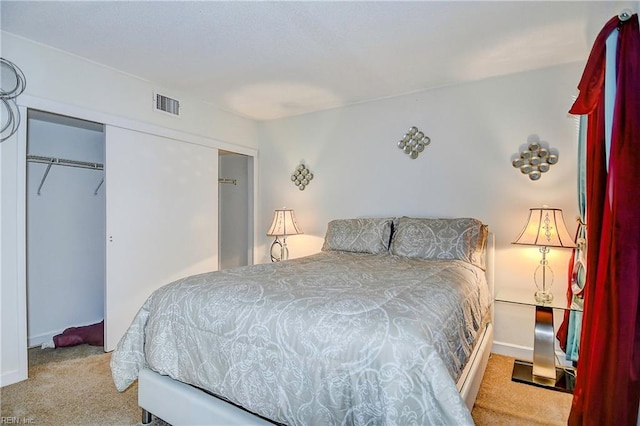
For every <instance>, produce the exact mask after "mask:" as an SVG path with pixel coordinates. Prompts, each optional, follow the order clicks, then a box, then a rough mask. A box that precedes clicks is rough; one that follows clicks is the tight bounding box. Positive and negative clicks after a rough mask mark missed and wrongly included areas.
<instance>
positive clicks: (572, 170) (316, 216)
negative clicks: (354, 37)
mask: <svg viewBox="0 0 640 426" xmlns="http://www.w3.org/2000/svg"><path fill="white" fill-rule="evenodd" d="M582 68H583V65H582V64H570V65H563V66H559V67H554V68H549V69H543V70H539V71H532V72H526V73H520V74H515V75H510V76H506V77H501V78H492V79H488V80H484V81H478V82H473V83H468V84H464V85H459V86H454V87H444V88H440V89H436V90H429V91H424V92H420V93H415V94H412V95H406V96H400V97H395V98H391V99H385V100H380V101H377V102H370V103H365V104H361V105H356V106H352V107H348V108H340V109H335V110H330V111H325V112H319V113H314V114H308V115H304V116H300V117H294V118H289V119H282V120H278V121H272V122H266V123H263V124H262V125H261V132H260V135H261V136H260V137H261V139H260V149H261V162H260V167H261V180H260V194H261V204H260V206H261V209H260V211H261V213H260V214H261V216H260V217H261V218H262V221H263V222H262V224H261V225H262V228H261V229H260V231H259V236H260V238H261V239H262V241H261V245H260V253H261V257H262V259H267V258H268V255H267V248H268V244H269V243H270V241H269V239H268V237H266V236H265V235H264V234H265V233H266V230H267V227H268V226H269V221H270V218H271V211H272V210H273V209H274V208H279V207H282V206H286V207H289V208H293V209H295V212H296V217H297V219H298V222H299V224H300V225H301V226H302V228H303V230H304V231H305V235H301V236H295V237H291V238H289V239H288V241H287V242H288V245H289V250H290V253H291V257H298V256H302V255H306V254H310V253H314V252H317V251H318V250H320V247H321V244H322V239H323V236H324V232H325V230H326V224H327V222H328V221H329V220H331V219H336V218H349V217H357V216H398V215H409V216H431V217H434V216H447V217H455V216H457V217H460V216H465V217H466V216H473V217H477V218H479V219H481V220H482V221H483V222H485V223H486V224H488V225H489V227H490V229H491V231H492V232H494V233H495V236H496V288H497V290H498V291H500V289H501V288H511V287H515V288H519V289H521V290H522V291H524V292H528V293H532V292H533V288H534V287H533V286H534V284H533V282H532V276H533V271H534V269H535V267H536V266H537V263H538V261H539V253H538V252H537V250H536V249H535V248H526V247H517V246H512V245H511V244H510V243H511V241H512V240H513V239H514V238H515V237H516V235H517V234H518V232H519V231H520V230H521V229H522V227H523V226H524V224H525V221H526V219H527V214H528V209H529V208H531V207H539V206H542V205H544V204H546V205H549V206H553V207H558V208H562V209H563V210H564V213H565V219H566V221H567V225H568V227H569V230H570V232H572V233H573V232H574V230H575V221H574V217H575V215H576V212H577V208H576V202H577V201H576V199H577V197H576V127H575V122H574V119H573V118H572V117H570V116H569V115H568V114H567V111H568V109H569V107H570V106H571V102H572V96H573V95H575V93H576V89H575V88H576V85H577V83H578V81H579V79H580V76H581V74H582ZM414 125H415V126H417V127H418V128H420V129H421V130H423V131H424V132H425V133H426V134H427V135H428V136H430V137H431V141H432V142H431V145H430V146H428V147H427V148H426V149H425V150H424V152H423V153H422V154H420V156H419V157H418V158H417V159H415V160H412V159H410V158H409V157H408V156H407V155H406V154H404V153H402V152H401V150H400V149H398V148H397V147H396V143H397V141H398V140H399V139H400V138H401V137H402V135H403V134H404V133H405V132H406V131H407V129H408V128H409V127H411V126H414ZM533 134H537V135H539V137H540V138H541V139H542V140H543V141H547V142H548V143H549V145H550V146H551V147H552V148H556V149H557V150H558V151H559V154H560V155H559V157H560V160H559V163H558V164H556V165H554V166H552V167H551V170H550V171H549V172H548V173H546V174H544V175H543V176H542V178H541V179H540V180H539V181H535V182H534V181H531V180H529V179H528V177H526V176H524V175H521V174H520V172H519V171H518V170H516V169H514V168H513V167H512V166H511V156H512V155H513V154H514V153H516V152H519V150H520V149H521V148H522V147H523V146H524V145H526V143H527V139H528V137H529V136H530V135H533ZM301 160H304V161H305V162H306V163H307V164H308V167H309V168H310V169H311V171H312V172H313V174H314V176H315V177H314V180H313V181H312V182H311V183H310V184H309V186H308V187H307V188H306V189H305V190H304V191H300V190H298V189H297V188H296V187H295V186H294V185H293V184H292V183H291V182H290V180H289V179H290V174H291V172H292V171H293V170H294V168H295V167H296V165H297V164H298V163H299V161H301ZM568 256H569V253H568V252H563V251H560V250H552V252H551V255H550V263H551V266H552V267H553V268H554V269H555V271H556V287H555V288H556V291H555V294H556V296H557V297H562V294H564V290H563V289H564V286H565V285H566V284H565V283H564V282H565V276H566V271H567V263H568ZM496 316H497V317H496V340H497V341H499V342H504V343H506V344H507V345H508V346H510V347H513V348H516V347H518V346H524V347H526V348H530V347H532V345H533V310H532V309H531V311H528V310H527V309H523V308H517V309H515V310H514V309H513V307H512V306H504V305H497V306H496Z"/></svg>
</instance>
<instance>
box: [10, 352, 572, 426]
mask: <svg viewBox="0 0 640 426" xmlns="http://www.w3.org/2000/svg"><path fill="white" fill-rule="evenodd" d="M110 356H111V355H110V354H105V353H104V352H103V351H102V349H101V348H96V347H92V346H87V345H81V346H76V347H73V348H64V349H43V350H42V349H38V348H36V349H30V350H29V379H28V380H26V381H24V382H21V383H16V384H14V385H10V386H6V387H4V388H2V389H0V399H1V401H2V409H1V413H2V423H3V424H4V423H12V424H32V425H87V426H89V425H92V426H99V425H105V426H107V425H108V426H115V425H138V424H139V422H140V409H139V408H138V405H137V390H138V389H137V386H136V384H134V385H132V386H131V387H130V388H129V389H127V390H126V391H125V392H122V393H119V392H118V391H117V390H116V388H115V386H114V385H113V382H112V381H111V372H110V370H109V360H110ZM512 368H513V358H509V357H504V356H500V355H493V354H492V355H491V358H490V359H489V365H488V367H487V371H486V373H485V376H484V379H483V381H482V385H481V388H480V392H479V394H478V398H477V400H476V405H475V407H474V409H473V412H472V416H473V419H474V421H475V422H476V424H477V425H480V426H482V425H492V426H493V425H498V426H500V425H563V424H566V422H567V417H568V415H569V409H570V407H571V395H569V394H564V393H560V392H554V391H550V390H546V389H541V388H537V387H534V386H529V385H525V384H521V383H514V382H512V381H511V370H512ZM162 425H166V423H164V422H162V421H160V420H159V419H156V420H154V426H162Z"/></svg>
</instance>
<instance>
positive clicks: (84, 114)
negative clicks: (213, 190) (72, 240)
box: [0, 94, 258, 386]
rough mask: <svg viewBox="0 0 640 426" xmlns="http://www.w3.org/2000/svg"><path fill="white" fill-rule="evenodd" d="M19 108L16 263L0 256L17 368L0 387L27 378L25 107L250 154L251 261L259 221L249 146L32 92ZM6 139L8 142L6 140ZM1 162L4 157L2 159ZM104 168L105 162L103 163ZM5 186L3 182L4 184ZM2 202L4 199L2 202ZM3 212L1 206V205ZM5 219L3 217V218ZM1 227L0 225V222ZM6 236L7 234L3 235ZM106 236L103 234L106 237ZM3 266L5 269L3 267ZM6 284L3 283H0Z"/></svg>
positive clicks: (0, 377)
mask: <svg viewBox="0 0 640 426" xmlns="http://www.w3.org/2000/svg"><path fill="white" fill-rule="evenodd" d="M18 108H19V111H20V114H21V116H22V117H25V120H24V121H23V123H22V125H20V126H19V127H18V131H17V133H16V141H17V154H16V157H17V158H16V169H15V170H9V171H8V172H7V175H9V178H14V177H15V180H16V182H15V184H16V194H15V195H16V197H15V199H10V200H8V201H9V202H10V203H15V206H16V207H15V223H16V230H15V242H14V247H15V248H16V252H15V262H13V260H14V259H11V260H12V261H11V262H5V261H4V259H5V255H4V254H3V255H2V256H3V258H2V262H1V264H2V269H3V272H2V275H3V276H13V277H16V281H17V282H16V283H15V291H16V292H17V299H18V300H13V301H2V305H3V306H4V305H9V304H14V303H15V304H16V308H15V315H16V317H15V319H14V321H13V322H15V324H16V327H17V329H16V332H15V338H16V341H8V342H6V341H4V340H5V339H4V338H3V342H2V343H3V346H4V345H8V346H9V347H11V348H12V350H14V351H16V352H15V353H16V354H18V355H17V357H16V358H17V359H18V360H19V361H18V366H17V370H10V371H4V370H3V371H0V384H1V385H2V386H6V385H10V384H12V383H16V382H19V381H22V380H26V379H27V377H28V365H27V349H28V348H27V306H26V304H27V300H26V293H27V281H26V270H27V269H26V268H27V262H26V168H27V161H26V155H27V154H26V145H27V129H26V127H27V126H26V117H27V110H28V109H37V110H41V111H46V112H50V113H53V114H59V115H66V116H69V117H74V118H78V119H81V120H88V121H93V122H96V123H102V124H104V125H111V126H115V127H122V128H125V129H129V130H135V131H139V132H144V133H149V134H153V135H157V136H163V137H167V138H171V139H177V140H180V141H184V142H188V143H194V144H198V145H203V146H208V147H212V148H217V149H222V150H225V151H230V152H235V153H238V154H244V155H247V156H249V157H252V159H253V161H251V162H252V164H253V169H252V173H253V185H252V189H253V197H252V203H253V208H252V210H253V212H252V213H253V215H252V218H253V232H252V239H253V241H252V244H251V247H253V261H254V263H255V262H256V253H257V250H255V245H256V239H255V237H256V235H257V232H256V230H257V223H258V212H257V209H256V206H258V194H257V188H258V185H257V183H258V161H257V160H258V150H256V149H253V148H248V147H245V146H241V145H235V144H231V143H228V142H224V141H220V140H217V139H210V138H205V137H202V136H198V135H194V134H189V133H184V132H182V131H179V130H174V129H169V128H165V127H161V126H158V125H154V124H148V123H143V122H139V121H136V120H130V119H127V118H124V117H119V116H114V115H111V114H107V113H103V112H99V111H94V110H89V109H85V108H81V107H78V106H74V105H69V104H65V103H62V102H57V101H52V100H48V99H43V98H39V97H36V96H32V95H27V94H22V95H21V96H20V99H19V102H18ZM7 142H9V141H7ZM3 161H4V160H3ZM105 167H106V165H105ZM3 179H6V176H4V175H3ZM3 185H4V184H3ZM3 202H4V201H3ZM3 211H5V210H4V207H3ZM9 213H10V214H11V216H13V214H14V211H13V210H11V211H9ZM3 222H4V219H3ZM0 226H1V225H0ZM7 231H8V230H6V229H3V230H2V233H3V234H5V233H7ZM5 235H6V234H5ZM5 235H3V241H4V240H5V239H7V240H9V241H10V240H12V238H11V237H12V236H13V235H11V236H10V237H6V236H5ZM105 238H106V236H105ZM5 268H6V269H5ZM4 285H7V284H6V283H4V284H3V286H4Z"/></svg>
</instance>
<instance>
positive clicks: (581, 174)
mask: <svg viewBox="0 0 640 426" xmlns="http://www.w3.org/2000/svg"><path fill="white" fill-rule="evenodd" d="M617 44H618V34H617V31H613V32H612V33H611V34H610V35H609V37H607V40H606V69H605V81H604V92H605V100H604V102H605V110H604V123H605V124H604V126H605V156H606V168H607V170H608V169H609V155H610V151H611V130H612V128H613V106H614V102H615V98H616V52H617ZM586 146H587V115H581V116H580V125H579V131H578V214H579V218H578V220H579V222H578V230H577V232H576V244H577V248H576V249H575V252H574V256H573V265H571V277H570V287H571V298H570V303H571V308H572V309H579V311H571V312H570V313H569V318H568V324H567V344H566V348H565V353H566V358H567V360H568V361H574V362H575V361H578V353H579V350H580V333H581V331H582V310H583V309H584V298H583V296H584V284H585V280H586V273H587V269H586V267H587V264H586V260H585V255H586V253H587V228H586V223H587V217H586V214H587V179H586V176H587V173H586V168H587V161H586V160H587V157H586Z"/></svg>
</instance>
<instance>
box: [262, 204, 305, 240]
mask: <svg viewBox="0 0 640 426" xmlns="http://www.w3.org/2000/svg"><path fill="white" fill-rule="evenodd" d="M296 234H303V232H302V228H300V225H298V223H297V222H296V216H295V215H294V214H293V210H291V209H281V210H276V211H275V212H274V214H273V222H272V223H271V227H270V228H269V232H267V236H270V237H278V236H287V235H296Z"/></svg>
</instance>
